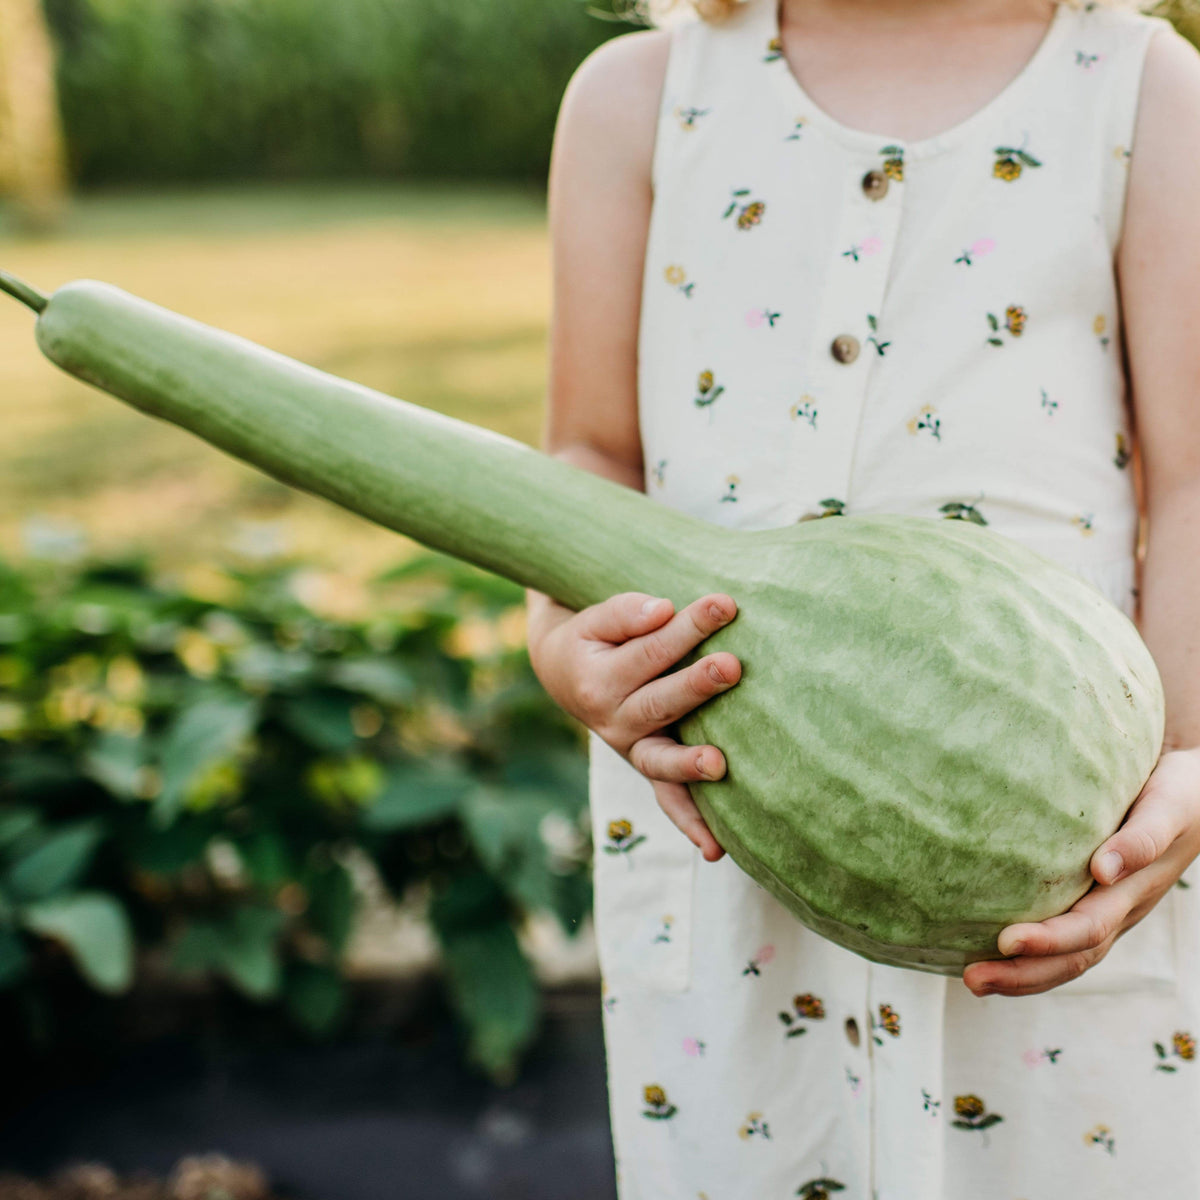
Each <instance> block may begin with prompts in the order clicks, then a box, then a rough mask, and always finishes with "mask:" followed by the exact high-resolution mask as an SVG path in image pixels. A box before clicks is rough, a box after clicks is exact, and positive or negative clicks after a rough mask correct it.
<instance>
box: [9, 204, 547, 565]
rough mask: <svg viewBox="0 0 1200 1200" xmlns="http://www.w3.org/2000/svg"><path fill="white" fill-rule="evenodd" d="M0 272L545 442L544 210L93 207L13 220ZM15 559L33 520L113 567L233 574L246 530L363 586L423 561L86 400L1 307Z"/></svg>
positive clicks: (232, 465) (169, 434) (200, 446)
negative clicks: (99, 288)
mask: <svg viewBox="0 0 1200 1200" xmlns="http://www.w3.org/2000/svg"><path fill="white" fill-rule="evenodd" d="M0 265H2V266H4V268H5V269H7V270H10V271H12V272H14V273H15V274H17V275H20V276H22V277H23V278H26V279H28V280H29V282H31V283H33V284H34V285H35V286H37V287H39V288H41V289H42V290H44V291H46V290H51V289H53V288H54V287H57V286H58V285H59V284H62V283H64V282H67V281H68V280H71V279H78V278H85V277H86V278H95V279H103V280H106V281H109V282H112V283H115V284H117V285H119V286H121V287H123V288H125V289H127V290H128V291H131V292H134V293H135V294H137V295H140V296H144V297H146V298H147V299H150V300H153V301H155V302H157V303H159V304H163V305H166V306H167V307H168V308H172V309H175V310H176V311H178V312H181V313H185V314H187V315H188V316H191V317H195V318H197V319H199V320H201V321H205V322H208V323H209V324H212V325H216V326H219V327H221V328H224V329H229V330H232V331H233V332H235V333H239V334H242V335H243V336H245V337H248V338H251V339H252V340H254V341H257V342H260V343H262V344H263V345H266V346H269V347H271V348H272V349H275V350H278V351H281V352H282V353H284V354H288V355H291V356H293V357H296V358H299V359H301V360H303V361H304V362H307V363H311V364H312V365H314V366H317V367H320V368H321V369H323V370H327V371H331V372H333V373H335V374H338V375H342V376H345V377H346V378H349V379H353V380H355V381H357V382H360V383H363V384H366V385H367V386H369V387H373V388H377V389H379V390H380V391H383V392H386V393H388V394H390V395H394V396H399V397H402V398H403V399H406V400H411V401H413V402H415V403H418V404H424V405H427V406H429V407H431V408H436V409H438V410H440V411H442V412H446V413H450V414H451V415H453V416H456V417H460V418H462V419H464V420H467V421H472V422H474V423H476V424H479V425H484V426H487V427H488V428H491V429H495V430H497V431H499V432H501V433H504V434H507V435H509V436H511V437H515V438H518V439H520V440H523V441H525V442H527V443H529V444H537V442H538V439H539V437H540V432H541V421H542V408H543V395H544V388H545V377H546V363H545V358H546V329H547V319H548V314H549V302H550V295H549V289H550V272H549V260H548V240H547V233H546V223H545V211H544V202H543V199H542V197H541V196H540V195H539V194H537V193H536V192H530V191H520V190H514V189H481V188H479V187H475V186H472V187H470V188H467V187H463V188H460V189H458V190H453V191H440V190H438V189H432V188H421V187H390V188H384V187H380V186H378V185H370V186H346V187H314V186H306V187H295V188H281V187H276V188H255V189H237V190H234V189H228V190H219V189H209V190H206V191H203V192H180V193H162V194H156V195H152V196H151V195H144V194H133V195H118V194H110V195H106V196H96V197H90V198H84V199H81V200H79V201H77V202H76V205H75V208H74V210H73V212H72V214H71V216H70V218H69V220H68V222H67V224H66V226H65V227H64V228H63V229H62V231H61V232H59V233H58V234H56V235H55V236H53V237H46V238H40V239H21V238H18V237H17V236H16V235H15V234H14V233H13V232H12V231H11V230H8V231H7V232H6V231H5V227H4V226H3V225H2V224H0ZM0 300H3V303H0V423H2V425H0V427H2V428H3V430H4V436H3V437H2V438H0V553H2V554H4V555H5V556H7V557H16V558H20V557H23V555H24V553H25V543H24V541H23V539H22V528H23V526H24V522H25V520H26V518H28V517H29V516H30V515H31V514H35V513H36V514H42V515H44V516H47V517H51V518H57V519H63V520H67V521H72V522H77V523H79V524H81V525H82V526H83V527H84V528H85V529H86V530H87V533H88V538H89V544H90V545H91V546H92V547H94V548H95V549H96V550H97V551H98V552H101V553H116V552H120V551H121V550H124V549H131V548H135V547H136V548H144V549H147V550H149V551H150V552H151V553H152V554H153V555H154V556H155V558H156V559H157V560H158V561H159V562H161V563H162V564H163V565H164V567H166V568H168V569H173V568H175V567H182V566H183V565H185V564H187V563H191V562H195V561H199V560H204V561H217V562H220V561H225V560H228V559H229V558H230V555H231V549H230V547H231V545H232V544H233V543H234V542H235V541H236V536H237V532H238V530H239V529H240V528H243V523H244V522H245V521H247V520H250V521H253V520H256V519H263V518H269V519H270V520H272V521H282V522H283V523H284V527H285V530H286V537H287V539H288V541H289V543H290V546H291V547H292V548H293V549H294V550H295V552H296V553H298V554H300V555H302V556H304V557H305V558H307V559H309V560H311V561H313V562H316V563H318V564H320V565H322V566H325V567H328V568H329V569H330V570H331V571H334V572H337V573H340V574H342V575H343V576H344V577H345V580H346V583H347V587H348V588H350V589H353V588H354V586H355V584H356V583H358V582H361V580H363V579H365V578H366V577H368V576H369V575H371V574H372V573H374V572H375V571H376V570H378V569H381V568H382V567H384V566H386V565H389V564H391V563H392V562H395V561H396V560H397V559H398V558H400V557H401V556H402V555H403V554H404V553H405V552H406V548H407V547H406V543H405V542H404V541H403V540H402V539H400V538H398V537H397V536H396V535H395V534H392V533H389V532H388V531H386V530H381V529H377V528H376V527H374V526H372V525H369V524H368V523H367V522H366V521H363V520H362V519H360V518H356V517H353V516H351V515H350V514H348V513H344V512H342V511H341V510H339V509H337V508H335V507H334V506H333V505H331V504H328V503H327V502H325V501H321V500H317V499H315V498H313V497H309V496H305V495H302V494H300V493H298V492H295V491H292V490H290V489H287V488H284V487H283V486H282V485H279V484H276V483H275V482H274V481H272V480H269V479H267V478H266V477H265V476H263V475H261V474H259V473H258V472H256V471H254V470H253V469H251V468H249V467H246V466H243V465H242V464H240V463H238V462H235V461H234V460H232V459H230V458H228V457H226V456H225V455H223V454H221V453H220V452H218V451H217V450H215V449H213V448H212V447H210V446H208V445H206V444H205V443H203V442H201V441H200V440H199V439H197V438H196V437H194V436H193V435H191V434H188V433H185V432H184V431H182V430H180V429H177V428H175V427H173V426H170V425H167V424H165V423H162V422H158V421H155V420H152V419H150V418H147V417H145V416H143V415H142V414H140V413H137V412H135V411H134V410H132V409H130V408H127V407H126V406H125V405H123V404H121V403H120V402H119V401H116V400H114V399H112V398H110V397H107V396H105V395H103V394H101V393H99V392H96V391H94V390H92V389H90V388H88V387H86V386H84V385H83V384H80V383H78V382H76V381H75V380H73V379H71V378H69V377H68V376H66V375H64V374H62V373H61V372H60V371H59V370H58V369H57V368H55V367H53V366H51V365H50V364H49V363H47V362H46V361H45V360H44V359H42V358H41V356H40V354H39V353H38V351H37V349H36V347H35V345H34V341H33V336H32V320H33V318H32V314H30V313H28V312H27V311H25V310H23V309H21V308H20V307H19V306H18V305H17V304H16V303H15V302H9V301H8V300H7V298H0Z"/></svg>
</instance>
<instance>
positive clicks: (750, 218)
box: [722, 188, 767, 229]
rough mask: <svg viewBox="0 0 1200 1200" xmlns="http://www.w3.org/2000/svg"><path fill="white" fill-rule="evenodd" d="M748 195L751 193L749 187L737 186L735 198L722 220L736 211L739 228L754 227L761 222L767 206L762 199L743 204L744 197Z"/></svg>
mask: <svg viewBox="0 0 1200 1200" xmlns="http://www.w3.org/2000/svg"><path fill="white" fill-rule="evenodd" d="M748 195H750V189H749V188H737V189H736V190H735V191H734V192H733V199H732V200H731V201H730V203H729V207H728V208H727V209H726V210H725V212H724V213H723V214H722V220H724V219H725V218H726V217H731V216H733V214H734V213H735V212H736V213H737V215H738V216H737V227H738V228H739V229H753V228H754V226H755V225H758V224H761V222H762V219H763V213H765V212H766V211H767V206H766V204H765V203H764V202H763V201H762V200H751V201H748V202H746V203H745V204H743V203H742V198H743V197H745V196H748Z"/></svg>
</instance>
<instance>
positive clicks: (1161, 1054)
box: [1154, 1032, 1196, 1074]
mask: <svg viewBox="0 0 1200 1200" xmlns="http://www.w3.org/2000/svg"><path fill="white" fill-rule="evenodd" d="M1154 1053H1155V1054H1157V1055H1158V1059H1159V1061H1158V1062H1157V1063H1156V1064H1155V1070H1157V1071H1166V1072H1167V1073H1168V1074H1174V1072H1175V1071H1176V1070H1177V1068H1176V1067H1175V1066H1174V1065H1173V1064H1172V1063H1169V1062H1167V1059H1168V1058H1178V1059H1181V1060H1182V1061H1183V1062H1192V1061H1193V1060H1194V1059H1195V1057H1196V1039H1195V1038H1194V1037H1192V1035H1191V1034H1190V1033H1183V1032H1179V1033H1176V1034H1175V1036H1174V1037H1173V1038H1172V1039H1171V1050H1170V1053H1169V1054H1168V1052H1167V1049H1166V1047H1165V1046H1164V1045H1163V1044H1162V1042H1155V1043H1154Z"/></svg>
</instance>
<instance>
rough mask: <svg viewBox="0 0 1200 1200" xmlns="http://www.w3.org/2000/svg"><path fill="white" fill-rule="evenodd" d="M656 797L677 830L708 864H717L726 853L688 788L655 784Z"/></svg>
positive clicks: (679, 784)
mask: <svg viewBox="0 0 1200 1200" xmlns="http://www.w3.org/2000/svg"><path fill="white" fill-rule="evenodd" d="M654 796H655V798H656V799H657V800H658V806H659V808H661V809H662V810H663V812H664V813H666V814H667V816H668V817H669V818H670V820H671V822H672V823H673V824H674V825H675V827H676V828H677V829H679V830H680V832H681V833H683V835H684V836H685V837H686V838H687V839H688V841H690V842H691V843H692V844H693V845H694V846H696V847H697V848H698V849H699V851H700V853H701V854H702V855H703V856H704V858H705V861H707V862H716V861H717V859H719V858H720V857H721V856H722V855H723V854H724V853H725V851H724V850H723V849H721V844H720V842H718V841H717V839H716V838H715V837H713V835H712V831H711V830H710V829H709V827H708V826H707V825H706V824H705V823H704V818H703V817H702V816H701V815H700V810H699V809H698V808H697V807H696V802H695V801H694V800H693V799H692V796H691V793H690V792H689V791H688V790H687V786H686V785H685V784H682V783H663V782H661V781H660V780H655V782H654Z"/></svg>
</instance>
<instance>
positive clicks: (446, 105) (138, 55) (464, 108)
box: [44, 0, 620, 183]
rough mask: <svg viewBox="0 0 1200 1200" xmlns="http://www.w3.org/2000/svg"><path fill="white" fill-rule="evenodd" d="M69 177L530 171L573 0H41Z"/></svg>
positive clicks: (549, 129)
mask: <svg viewBox="0 0 1200 1200" xmlns="http://www.w3.org/2000/svg"><path fill="white" fill-rule="evenodd" d="M44 4H45V8H46V12H47V16H48V17H49V19H50V24H51V28H52V30H53V31H54V34H55V37H56V41H57V43H58V46H59V50H60V62H59V92H60V96H61V104H62V109H63V116H64V120H65V124H66V128H67V137H68V143H69V147H70V159H71V165H72V169H73V172H74V174H75V177H76V179H78V180H79V181H81V182H84V183H95V182H114V181H119V182H129V181H139V180H155V181H166V180H173V181H178V180H184V181H187V180H207V179H249V178H291V179H295V178H314V177H331V176H332V177H346V176H347V175H359V176H382V177H385V178H396V177H412V176H415V175H420V176H437V177H442V178H450V177H464V176H488V177H493V178H496V177H503V178H509V179H535V180H538V181H541V180H543V179H544V178H545V174H546V169H547V165H548V162H549V151H550V143H551V138H552V135H553V129H554V118H555V114H556V112H557V108H558V103H559V101H560V99H561V97H562V91H563V88H564V87H565V85H566V82H567V80H568V78H569V77H570V74H571V72H572V71H573V70H574V68H575V67H576V66H577V65H578V63H579V62H580V61H581V60H582V59H583V58H584V57H585V56H586V55H587V53H588V52H589V51H590V50H591V49H593V48H594V47H595V46H596V45H598V44H599V43H600V42H601V41H603V40H604V39H605V38H606V37H608V36H610V35H611V34H612V33H613V32H615V31H616V30H617V29H618V28H620V27H619V26H614V25H613V24H612V23H608V22H604V21H601V20H596V19H595V18H594V16H592V15H590V13H589V7H588V5H587V3H586V2H585V0H506V2H505V3H504V4H497V3H495V0H454V3H452V4H439V3H431V2H430V0H338V2H337V3H336V4H330V3H327V2H325V0H44Z"/></svg>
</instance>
